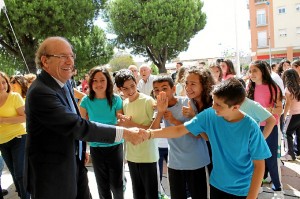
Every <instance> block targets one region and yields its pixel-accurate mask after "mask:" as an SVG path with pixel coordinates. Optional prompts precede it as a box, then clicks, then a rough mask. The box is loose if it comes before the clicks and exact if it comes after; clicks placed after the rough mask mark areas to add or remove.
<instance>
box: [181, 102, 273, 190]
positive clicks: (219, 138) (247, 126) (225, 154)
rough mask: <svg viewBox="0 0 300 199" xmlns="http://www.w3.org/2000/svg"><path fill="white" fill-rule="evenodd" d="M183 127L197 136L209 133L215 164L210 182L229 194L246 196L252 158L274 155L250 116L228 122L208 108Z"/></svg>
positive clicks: (250, 177)
mask: <svg viewBox="0 0 300 199" xmlns="http://www.w3.org/2000/svg"><path fill="white" fill-rule="evenodd" d="M184 126H185V127H186V128H187V129H188V130H189V131H190V132H191V133H192V134H194V135H198V134H200V133H201V132H205V133H206V134H207V135H208V138H209V141H210V144H211V148H212V162H213V165H214V166H213V170H212V173H211V175H210V184H211V185H213V186H214V187H216V188H217V189H219V190H221V191H224V192H226V193H229V194H233V195H237V196H247V194H248V192H249V188H250V183H251V179H252V174H253V169H254V168H253V162H252V161H253V160H263V159H266V158H269V157H270V156H271V153H270V150H269V147H268V145H267V143H266V141H265V139H264V138H263V136H262V133H261V131H260V129H259V126H258V124H257V123H256V122H255V121H254V120H253V119H252V118H250V117H249V116H247V115H245V117H244V118H243V119H242V120H240V121H238V122H228V121H226V120H225V119H224V118H223V117H220V116H217V115H216V113H215V110H214V109H213V108H208V109H206V110H204V111H203V112H201V113H199V114H198V115H196V116H195V117H194V118H193V119H192V120H190V121H188V122H185V123H184Z"/></svg>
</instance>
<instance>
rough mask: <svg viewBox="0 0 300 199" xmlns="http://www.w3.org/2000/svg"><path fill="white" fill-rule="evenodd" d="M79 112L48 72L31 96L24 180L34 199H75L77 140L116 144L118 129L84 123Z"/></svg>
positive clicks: (27, 110)
mask: <svg viewBox="0 0 300 199" xmlns="http://www.w3.org/2000/svg"><path fill="white" fill-rule="evenodd" d="M69 89H71V87H70V85H69ZM72 97H73V96H72ZM73 102H74V104H75V100H74V97H73ZM76 109H77V114H75V113H73V112H72V109H71V108H70V106H69V104H68V102H67V100H66V97H65V93H64V91H63V89H62V88H61V87H60V86H59V84H58V83H57V82H56V81H55V80H54V79H53V78H52V77H51V76H50V75H49V74H48V73H47V72H45V71H42V72H41V74H40V75H38V77H37V79H36V80H35V81H34V82H33V84H32V85H31V87H30V89H29V91H28V92H27V97H26V104H25V112H26V127H27V133H28V136H27V141H26V153H25V171H24V172H25V173H24V180H25V186H26V188H27V190H28V191H29V192H30V193H31V197H32V198H33V199H35V198H38V199H48V198H49V199H54V198H55V199H75V198H76V195H77V187H76V186H77V185H76V184H77V175H76V169H77V164H76V157H75V148H76V147H75V145H76V142H75V140H83V141H94V142H107V143H113V142H114V140H115V136H116V130H115V128H116V127H115V126H110V125H105V124H99V123H94V122H90V121H87V120H85V119H82V118H81V117H80V116H79V111H78V108H77V106H76Z"/></svg>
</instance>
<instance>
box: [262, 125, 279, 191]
mask: <svg viewBox="0 0 300 199" xmlns="http://www.w3.org/2000/svg"><path fill="white" fill-rule="evenodd" d="M260 129H261V131H262V132H263V131H264V126H261V127H260ZM266 142H267V144H268V146H269V149H270V151H271V153H272V156H271V157H269V158H267V159H266V160H265V164H266V170H267V171H269V173H270V177H271V180H272V182H273V185H274V187H275V189H279V188H281V183H280V178H279V171H278V169H279V167H278V161H277V151H278V126H277V125H275V126H274V128H273V130H272V132H271V134H270V135H269V137H268V138H267V139H266Z"/></svg>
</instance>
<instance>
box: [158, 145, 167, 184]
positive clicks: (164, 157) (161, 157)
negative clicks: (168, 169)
mask: <svg viewBox="0 0 300 199" xmlns="http://www.w3.org/2000/svg"><path fill="white" fill-rule="evenodd" d="M158 150H159V160H158V166H159V178H160V181H161V180H162V176H163V167H164V166H163V165H164V160H165V161H166V163H168V151H169V149H168V148H158Z"/></svg>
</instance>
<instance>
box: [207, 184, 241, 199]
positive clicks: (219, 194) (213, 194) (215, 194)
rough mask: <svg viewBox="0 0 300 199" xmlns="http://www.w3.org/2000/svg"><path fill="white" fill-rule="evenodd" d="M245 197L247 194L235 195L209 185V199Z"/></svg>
mask: <svg viewBox="0 0 300 199" xmlns="http://www.w3.org/2000/svg"><path fill="white" fill-rule="evenodd" d="M221 198H222V199H246V198H247V196H236V195H232V194H229V193H226V192H224V191H221V190H219V189H217V188H216V187H214V186H211V185H210V199H221Z"/></svg>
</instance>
